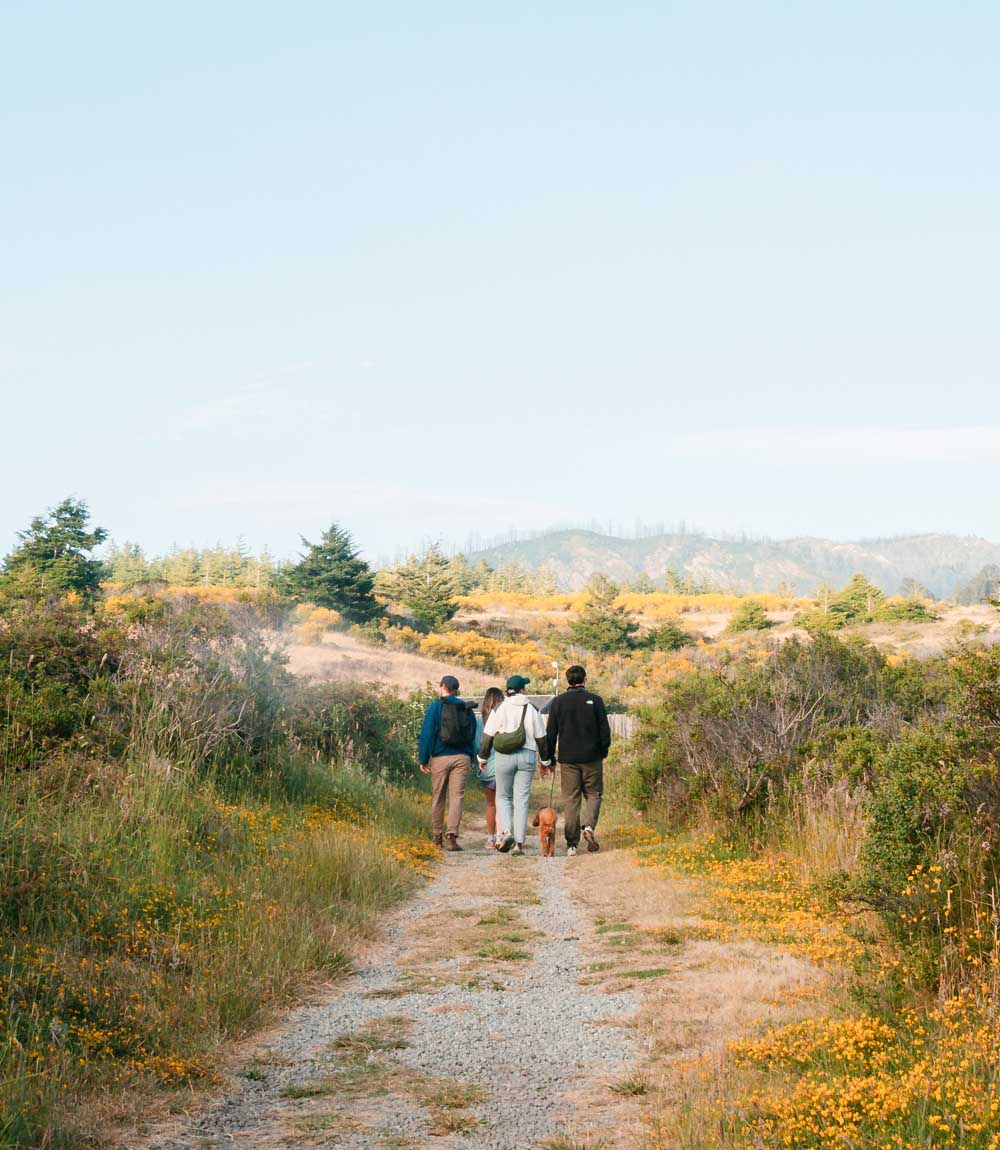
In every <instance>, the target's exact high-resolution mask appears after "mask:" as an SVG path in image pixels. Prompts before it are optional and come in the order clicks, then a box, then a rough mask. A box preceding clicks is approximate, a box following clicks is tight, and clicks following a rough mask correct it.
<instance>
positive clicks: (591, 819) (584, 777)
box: [559, 760, 604, 847]
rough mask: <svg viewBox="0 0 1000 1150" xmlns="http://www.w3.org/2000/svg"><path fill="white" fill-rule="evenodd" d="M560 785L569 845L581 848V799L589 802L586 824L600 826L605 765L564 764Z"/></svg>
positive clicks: (560, 767) (561, 767)
mask: <svg viewBox="0 0 1000 1150" xmlns="http://www.w3.org/2000/svg"><path fill="white" fill-rule="evenodd" d="M559 782H560V785H561V788H562V797H563V819H564V821H565V832H566V845H567V846H568V847H576V846H579V845H580V800H581V799H582V798H585V799H586V800H587V809H586V813H585V817H584V822H583V825H584V826H585V827H596V826H597V820H598V817H599V816H600V813H601V796H602V795H603V793H604V763H602V762H601V761H600V760H598V761H597V762H596V763H560V764H559Z"/></svg>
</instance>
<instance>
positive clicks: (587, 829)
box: [546, 665, 611, 856]
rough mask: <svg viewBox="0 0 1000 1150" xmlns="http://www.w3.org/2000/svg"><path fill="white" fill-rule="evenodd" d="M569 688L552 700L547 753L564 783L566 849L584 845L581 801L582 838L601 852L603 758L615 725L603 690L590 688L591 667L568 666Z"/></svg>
mask: <svg viewBox="0 0 1000 1150" xmlns="http://www.w3.org/2000/svg"><path fill="white" fill-rule="evenodd" d="M566 681H567V682H568V683H569V690H568V691H563V693H562V694H561V695H556V697H555V698H554V699H553V700H552V702H551V703H550V704H549V708H548V724H547V727H546V734H547V736H548V749H549V754H551V755H552V757H553V759H555V760H557V761H558V763H559V774H560V780H561V783H562V797H563V817H564V819H565V831H566V854H567V855H569V856H572V855H575V854H576V850H577V847H578V846H579V845H580V800H581V799H585V800H586V803H587V810H586V814H585V815H584V818H585V820H586V821H585V822H584V825H583V837H584V839H585V840H586V843H587V850H588V851H599V850H600V849H601V846H600V843H598V841H597V835H596V834H595V830H596V828H597V818H598V816H599V815H600V813H601V796H602V794H603V792H604V760H605V759H606V758H607V757H608V749H609V748H610V746H611V724H610V723H609V722H608V712H607V708H606V707H605V706H604V700H603V699H602V698H601V696H600V695H595V694H594V693H593V691H588V690H587V672H586V671H585V670H584V669H583V667H580V666H578V665H576V666H573V667H570V668H568V669H567V671H566Z"/></svg>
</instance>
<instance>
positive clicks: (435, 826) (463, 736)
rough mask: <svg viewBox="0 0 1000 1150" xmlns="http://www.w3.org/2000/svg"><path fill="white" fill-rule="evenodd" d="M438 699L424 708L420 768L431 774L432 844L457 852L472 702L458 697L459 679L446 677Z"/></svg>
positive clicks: (472, 738) (472, 731) (471, 749)
mask: <svg viewBox="0 0 1000 1150" xmlns="http://www.w3.org/2000/svg"><path fill="white" fill-rule="evenodd" d="M438 693H439V696H440V697H439V698H437V699H435V700H434V702H433V703H431V704H430V706H429V707H428V708H427V712H426V714H425V715H424V723H423V726H422V727H421V728H420V769H421V771H423V773H424V774H425V775H430V777H431V786H432V789H433V794H434V799H433V803H432V805H431V833H432V834H433V836H434V845H435V846H439V847H440V846H443V847H444V849H445V850H446V851H460V850H461V849H462V848H461V847H460V846H459V845H458V828H459V824H460V823H461V821H462V799H463V798H464V797H465V780H466V778H468V775H469V768H470V767H471V766H472V760H473V759H474V758H475V755H476V716H475V714H474V706H475V704H473V703H466V702H465V701H464V700H463V699H460V698H459V697H458V680H457V679H456V678H455V676H454V675H445V677H444V678H443V679H442V680H441V683H440V685H439V686H438ZM445 799H447V801H448V830H447V832H445V833H442V832H444V806H445Z"/></svg>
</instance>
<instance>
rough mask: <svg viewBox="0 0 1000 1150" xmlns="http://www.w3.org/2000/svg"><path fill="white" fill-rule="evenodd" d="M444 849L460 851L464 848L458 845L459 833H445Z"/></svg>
mask: <svg viewBox="0 0 1000 1150" xmlns="http://www.w3.org/2000/svg"><path fill="white" fill-rule="evenodd" d="M444 849H445V850H446V851H460V850H462V849H463V848H462V847H460V846H459V845H458V835H445V836H444Z"/></svg>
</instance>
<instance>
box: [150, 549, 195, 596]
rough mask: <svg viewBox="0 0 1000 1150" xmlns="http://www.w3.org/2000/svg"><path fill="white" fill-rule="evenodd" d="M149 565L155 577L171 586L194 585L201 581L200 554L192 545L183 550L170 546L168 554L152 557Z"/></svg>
mask: <svg viewBox="0 0 1000 1150" xmlns="http://www.w3.org/2000/svg"><path fill="white" fill-rule="evenodd" d="M150 567H151V570H152V573H153V575H154V576H155V577H156V578H159V579H162V580H163V582H164V583H167V584H169V585H170V586H171V587H196V586H197V585H198V584H199V583H200V582H201V575H202V562H201V555H200V553H199V552H197V551H196V550H195V549H194V548H193V547H186V548H184V550H183V551H181V550H179V549H178V548H177V547H172V548H171V549H170V553H169V554H168V555H164V556H161V557H160V558H159V559H154V560H153V562H152V564H151V565H150Z"/></svg>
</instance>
